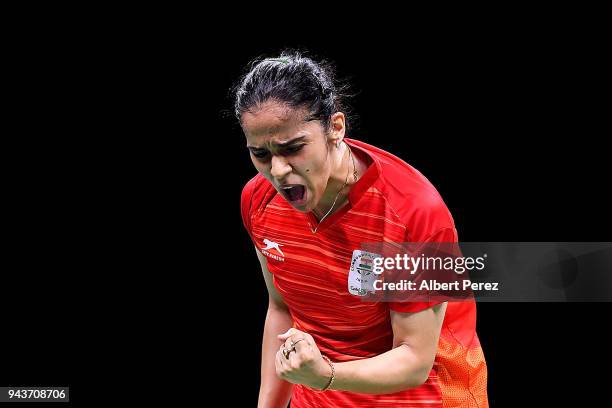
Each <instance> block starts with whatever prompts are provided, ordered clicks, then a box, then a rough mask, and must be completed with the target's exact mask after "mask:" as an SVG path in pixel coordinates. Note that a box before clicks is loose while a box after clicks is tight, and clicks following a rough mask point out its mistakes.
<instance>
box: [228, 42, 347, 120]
mask: <svg viewBox="0 0 612 408" xmlns="http://www.w3.org/2000/svg"><path fill="white" fill-rule="evenodd" d="M347 89H348V86H347V85H346V84H340V83H339V82H338V81H337V80H336V79H335V70H334V67H333V65H332V64H331V63H330V62H328V61H320V62H316V61H315V60H313V59H311V58H309V57H306V56H304V55H303V53H300V52H298V51H290V50H286V51H283V52H282V53H281V55H280V56H279V57H275V58H261V57H260V58H258V59H256V60H255V61H253V62H252V63H251V64H250V66H249V71H248V72H247V73H246V74H245V75H244V76H242V77H241V78H240V80H239V81H238V83H237V84H236V86H235V87H234V88H233V94H234V113H235V115H236V118H237V119H238V121H240V118H241V116H242V114H243V113H245V112H249V111H251V109H254V108H255V109H256V108H257V107H259V106H261V105H262V104H263V103H265V102H267V101H270V100H275V101H278V102H281V103H284V104H286V105H288V106H290V107H292V108H306V109H307V110H308V112H309V115H308V116H307V118H306V120H319V121H321V124H322V125H323V128H324V129H325V130H326V131H327V130H329V128H330V125H331V116H332V115H333V114H334V113H336V112H343V113H344V114H345V116H346V117H347V124H346V126H347V127H348V106H347V105H346V103H345V99H346V97H347V96H348V95H346V93H345V92H346V90H347Z"/></svg>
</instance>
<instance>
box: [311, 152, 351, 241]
mask: <svg viewBox="0 0 612 408" xmlns="http://www.w3.org/2000/svg"><path fill="white" fill-rule="evenodd" d="M344 144H345V145H346V147H347V149H348V151H349V157H350V158H351V161H352V162H353V180H354V183H356V182H357V166H355V158H354V157H353V151H352V150H351V147H350V146H349V145H348V144H346V142H344ZM350 170H351V168H350V167H349V168H348V169H346V178H345V179H344V184H343V185H342V187H340V190H338V194H336V198H334V202H333V203H332V206H331V208H330V209H329V210H328V211H327V213H325V215H324V216H323V217H322V218H321V219H320V220H319V223H318V224H317V226H316V227H315V228H314V229H312V233H313V234H314V233H316V232H317V229H319V226H320V225H321V223H322V222H323V220H324V219H325V218H326V217H327V216H328V215H329V214H330V213H331V212H332V210H333V209H334V207H335V206H336V201H338V197H340V193H341V192H342V190H344V187H346V185H347V183H348V178H349V174H350Z"/></svg>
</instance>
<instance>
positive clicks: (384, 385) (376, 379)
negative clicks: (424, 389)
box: [331, 345, 431, 394]
mask: <svg viewBox="0 0 612 408" xmlns="http://www.w3.org/2000/svg"><path fill="white" fill-rule="evenodd" d="M334 368H335V371H336V373H335V379H334V383H333V385H332V387H331V389H332V390H344V391H353V392H360V393H364V394H389V393H393V392H398V391H402V390H406V389H408V388H413V387H417V386H419V385H421V384H423V383H424V382H425V381H426V380H427V377H428V376H429V371H430V370H431V365H428V364H425V363H424V362H423V361H421V360H420V359H419V358H417V356H416V355H415V354H414V353H413V352H412V351H411V349H410V347H409V346H407V345H400V346H398V347H396V348H394V349H392V350H389V351H387V352H386V353H383V354H380V355H378V356H376V357H372V358H367V359H363V360H355V361H349V362H345V363H334Z"/></svg>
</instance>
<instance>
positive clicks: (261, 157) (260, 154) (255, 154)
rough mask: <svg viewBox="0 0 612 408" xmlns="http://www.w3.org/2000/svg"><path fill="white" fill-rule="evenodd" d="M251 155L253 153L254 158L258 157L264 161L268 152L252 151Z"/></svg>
mask: <svg viewBox="0 0 612 408" xmlns="http://www.w3.org/2000/svg"><path fill="white" fill-rule="evenodd" d="M251 153H253V156H255V157H257V158H258V159H263V158H264V157H266V156H267V155H268V151H267V150H251Z"/></svg>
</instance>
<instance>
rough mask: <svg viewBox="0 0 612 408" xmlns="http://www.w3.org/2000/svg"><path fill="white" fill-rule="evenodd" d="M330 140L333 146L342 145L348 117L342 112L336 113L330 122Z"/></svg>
mask: <svg viewBox="0 0 612 408" xmlns="http://www.w3.org/2000/svg"><path fill="white" fill-rule="evenodd" d="M329 127H330V129H329V136H328V141H329V143H330V144H331V145H332V146H333V147H340V143H341V142H342V139H344V134H345V132H346V117H345V116H344V113H342V112H336V113H334V114H333V115H332V116H331V118H330V122H329Z"/></svg>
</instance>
